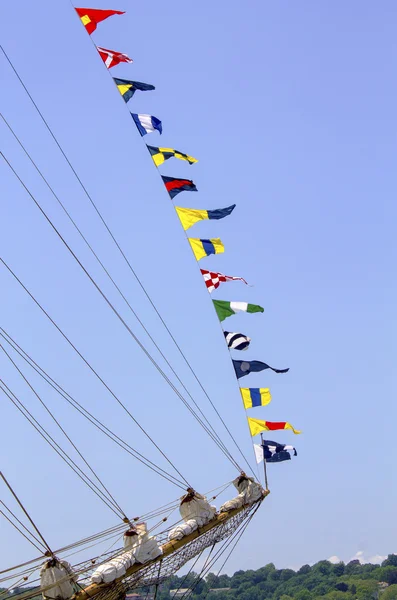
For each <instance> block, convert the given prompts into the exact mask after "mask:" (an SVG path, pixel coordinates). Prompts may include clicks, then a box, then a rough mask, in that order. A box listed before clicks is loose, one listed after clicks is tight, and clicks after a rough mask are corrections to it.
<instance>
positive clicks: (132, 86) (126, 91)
mask: <svg viewBox="0 0 397 600" xmlns="http://www.w3.org/2000/svg"><path fill="white" fill-rule="evenodd" d="M113 80H114V82H115V84H116V85H117V89H118V90H119V92H120V94H121V95H122V96H123V98H124V100H125V101H126V102H128V100H129V99H130V98H132V96H133V95H134V94H135V92H136V91H137V90H140V91H141V92H148V91H150V90H154V89H156V88H155V87H154V85H151V84H150V83H142V82H141V81H130V80H129V79H118V78H117V77H113Z"/></svg>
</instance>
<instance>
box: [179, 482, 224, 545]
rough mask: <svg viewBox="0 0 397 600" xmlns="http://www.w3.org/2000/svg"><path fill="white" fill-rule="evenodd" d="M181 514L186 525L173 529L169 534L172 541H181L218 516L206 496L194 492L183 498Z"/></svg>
mask: <svg viewBox="0 0 397 600" xmlns="http://www.w3.org/2000/svg"><path fill="white" fill-rule="evenodd" d="M179 512H180V514H181V517H182V519H183V520H184V523H180V524H179V525H177V526H176V527H174V528H173V529H171V531H170V532H169V534H168V538H169V539H170V540H181V539H182V538H183V537H185V535H189V534H190V533H192V532H193V531H195V530H196V529H197V528H198V527H202V526H203V525H205V524H206V523H208V522H209V521H211V519H213V518H214V516H215V514H216V507H215V506H211V504H210V503H209V502H208V500H207V498H206V497H205V496H202V495H201V494H198V493H197V492H193V491H192V492H189V493H188V494H187V495H186V496H184V497H183V498H182V501H181V504H180V507H179Z"/></svg>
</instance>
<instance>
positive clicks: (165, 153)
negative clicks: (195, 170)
mask: <svg viewBox="0 0 397 600" xmlns="http://www.w3.org/2000/svg"><path fill="white" fill-rule="evenodd" d="M147 149H148V150H149V152H150V154H151V155H152V158H153V162H154V164H155V165H156V167H159V166H160V165H162V164H163V163H164V162H165V161H166V160H168V159H169V158H172V157H173V156H174V157H175V158H180V159H181V160H187V162H188V163H189V164H190V165H192V164H193V163H196V162H198V161H197V158H193V156H189V155H188V154H184V153H183V152H179V150H175V149H174V148H156V147H155V146H147Z"/></svg>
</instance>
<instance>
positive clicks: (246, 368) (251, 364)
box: [232, 360, 289, 379]
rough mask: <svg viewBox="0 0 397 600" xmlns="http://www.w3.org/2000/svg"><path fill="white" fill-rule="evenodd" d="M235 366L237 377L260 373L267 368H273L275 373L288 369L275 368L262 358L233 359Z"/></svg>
mask: <svg viewBox="0 0 397 600" xmlns="http://www.w3.org/2000/svg"><path fill="white" fill-rule="evenodd" d="M232 362H233V367H234V370H235V373H236V377H237V379H240V378H241V377H245V376H246V375H249V374H250V373H259V372H260V371H264V370H265V369H271V370H272V371H274V372H275V373H287V372H288V371H289V368H288V369H273V367H271V366H269V365H267V364H266V363H264V362H261V361H260V360H249V361H248V360H233V361H232Z"/></svg>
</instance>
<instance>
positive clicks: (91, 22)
mask: <svg viewBox="0 0 397 600" xmlns="http://www.w3.org/2000/svg"><path fill="white" fill-rule="evenodd" d="M75 10H76V12H77V14H78V15H79V17H80V19H81V22H82V23H83V25H84V27H85V28H86V30H87V32H88V33H89V34H90V35H91V33H92V32H93V31H95V29H96V28H97V25H98V23H100V22H101V21H104V20H105V19H107V18H108V17H112V16H113V15H124V11H122V10H102V9H100V8H76V9H75Z"/></svg>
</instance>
